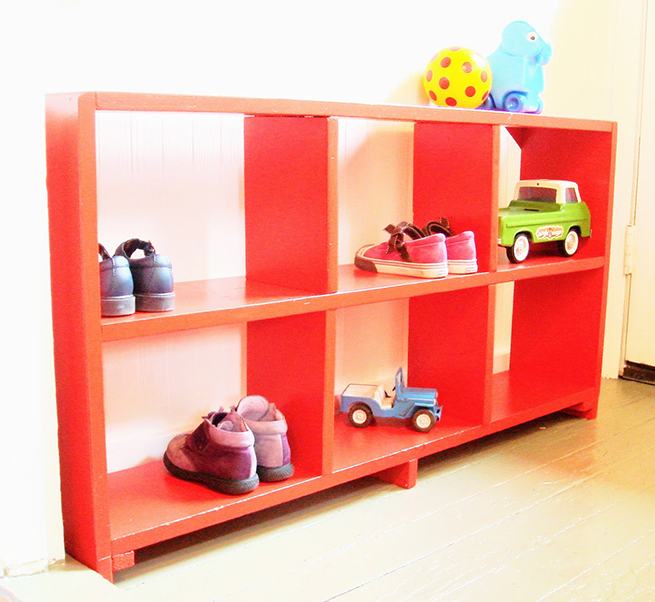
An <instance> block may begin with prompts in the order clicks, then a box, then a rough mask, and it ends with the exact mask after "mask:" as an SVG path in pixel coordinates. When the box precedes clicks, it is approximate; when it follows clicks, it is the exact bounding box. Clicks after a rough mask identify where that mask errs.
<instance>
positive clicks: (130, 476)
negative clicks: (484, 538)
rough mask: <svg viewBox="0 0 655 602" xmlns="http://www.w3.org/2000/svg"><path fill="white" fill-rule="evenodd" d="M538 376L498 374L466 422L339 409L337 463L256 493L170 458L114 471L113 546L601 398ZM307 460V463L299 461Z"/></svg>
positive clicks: (212, 521) (165, 535) (121, 549)
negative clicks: (230, 487) (176, 473)
mask: <svg viewBox="0 0 655 602" xmlns="http://www.w3.org/2000/svg"><path fill="white" fill-rule="evenodd" d="M534 385H537V388H538V382H535V381H534V379H533V380H529V381H526V379H522V378H518V377H517V376H516V375H513V374H511V373H501V374H500V375H496V376H495V377H494V381H493V387H492V390H493V398H494V402H495V403H494V404H493V411H492V419H491V421H490V422H488V423H487V424H477V425H476V424H466V423H465V422H464V421H462V420H459V419H458V418H457V417H455V416H448V415H447V411H446V408H444V418H443V419H442V421H441V422H439V423H437V425H436V426H435V427H434V428H433V429H432V431H430V432H429V433H419V432H417V431H414V430H413V429H412V428H411V427H410V426H408V424H407V423H406V422H403V421H400V420H393V419H390V420H386V421H383V420H382V421H378V423H376V424H374V425H372V426H369V427H368V428H365V429H358V428H354V427H352V426H350V425H349V424H348V423H347V419H346V416H345V414H337V416H336V417H335V425H334V426H335V428H334V445H333V448H334V449H333V468H332V472H331V473H329V474H326V475H323V476H319V475H317V474H307V473H303V471H302V465H301V464H300V463H297V466H296V474H295V475H294V476H293V477H292V478H291V479H288V480H286V481H282V482H280V483H260V485H259V486H258V487H257V488H256V489H255V490H254V491H253V492H251V493H249V494H246V495H241V496H230V495H223V494H220V493H216V492H214V491H211V490H209V489H207V488H206V487H204V486H202V485H200V484H197V483H191V482H187V481H182V480H180V479H177V478H175V477H173V476H172V475H170V474H169V473H168V472H167V470H166V469H165V467H164V465H163V462H161V461H155V462H149V463H146V464H143V465H140V466H137V467H134V468H130V469H127V470H122V471H119V472H115V473H111V474H110V475H109V476H108V488H109V500H110V502H109V514H110V525H111V540H112V554H113V555H118V554H123V553H126V552H131V551H134V550H137V549H140V548H143V547H146V546H149V545H152V544H154V543H158V542H160V541H164V540H166V539H171V538H173V537H177V536H180V535H184V534H187V533H190V532H193V531H197V530H199V529H203V528H205V527H209V526H212V525H216V524H219V523H222V522H225V521H228V520H231V519H233V518H237V517H239V516H244V515H247V514H252V513H254V512H257V511H259V510H263V509H266V508H269V507H271V506H275V505H278V504H282V503H284V502H288V501H291V500H294V499H298V498H301V497H304V496H306V495H310V494H312V493H317V492H319V491H322V490H324V489H328V488H331V487H334V486H336V485H340V484H342V483H345V482H348V481H352V480H355V479H358V478H361V477H365V476H368V475H373V474H376V473H378V472H381V471H384V470H386V469H389V468H393V467H396V466H402V465H403V464H406V463H408V462H410V461H411V460H414V459H417V458H422V457H425V456H428V455H431V454H434V453H437V452H440V451H443V450H446V449H450V448H453V447H457V446H458V445H462V444H464V443H467V442H469V441H473V440H475V439H479V438H481V437H484V436H486V435H490V434H492V433H495V432H498V431H501V430H504V429H507V428H510V427H512V426H517V425H519V424H522V423H525V422H528V421H530V420H534V419H536V418H539V417H541V416H545V415H547V414H551V413H553V412H557V411H560V410H565V409H568V408H570V407H572V406H574V405H577V404H580V403H586V404H592V405H593V404H594V403H595V402H596V401H597V399H598V389H597V388H596V387H581V386H580V384H578V385H577V387H576V386H575V385H574V384H571V383H569V384H568V385H566V383H565V382H560V383H558V385H557V387H558V388H557V390H556V391H553V386H552V382H551V388H550V391H549V393H550V395H549V396H548V398H546V395H545V393H544V394H542V395H541V396H540V397H539V396H535V394H534V393H533V391H534ZM299 467H300V469H298V468H299Z"/></svg>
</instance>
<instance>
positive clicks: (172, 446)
mask: <svg viewBox="0 0 655 602" xmlns="http://www.w3.org/2000/svg"><path fill="white" fill-rule="evenodd" d="M164 465H165V466H166V468H167V469H168V471H169V472H170V473H171V474H172V475H173V476H176V477H178V478H180V479H185V480H187V481H196V482H198V483H202V484H203V485H206V486H207V487H209V488H210V489H213V490H215V491H219V492H220V493H227V494H230V495H239V494H243V493H248V492H250V491H252V490H253V489H255V487H257V485H258V484H259V482H260V481H262V482H267V483H270V482H275V481H282V480H284V479H288V478H289V477H290V476H291V475H293V464H292V463H291V451H290V449H289V442H288V440H287V421H286V419H285V418H284V415H283V414H282V412H280V410H278V409H277V408H276V407H275V404H272V403H269V402H268V401H267V400H266V398H264V397H262V396H261V395H248V396H246V397H244V398H243V399H242V400H241V401H240V402H239V403H238V404H237V406H236V407H234V408H232V409H231V410H230V411H229V412H227V411H225V410H223V408H220V409H219V410H218V412H211V413H210V414H209V415H207V416H204V417H203V421H202V423H201V424H200V425H199V426H198V427H197V428H196V429H195V430H194V431H193V432H191V433H187V434H184V435H177V436H176V437H174V438H173V439H172V440H171V441H170V443H169V444H168V448H167V449H166V453H165V454H164Z"/></svg>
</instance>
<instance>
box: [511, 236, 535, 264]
mask: <svg viewBox="0 0 655 602" xmlns="http://www.w3.org/2000/svg"><path fill="white" fill-rule="evenodd" d="M529 252H530V239H529V238H528V235H527V234H517V235H516V238H515V239H514V244H513V245H512V246H511V247H507V259H509V260H510V261H511V262H512V263H521V262H522V261H524V260H525V258H526V257H527V256H528V253H529Z"/></svg>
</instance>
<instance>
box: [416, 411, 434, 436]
mask: <svg viewBox="0 0 655 602" xmlns="http://www.w3.org/2000/svg"><path fill="white" fill-rule="evenodd" d="M436 422H437V419H436V417H435V415H434V414H433V413H432V412H430V410H416V412H414V415H413V416H412V426H413V427H414V428H415V429H416V430H417V431H419V432H420V433H427V432H428V431H431V430H432V427H433V426H434V425H435V423H436Z"/></svg>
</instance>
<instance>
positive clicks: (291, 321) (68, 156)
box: [46, 92, 616, 579]
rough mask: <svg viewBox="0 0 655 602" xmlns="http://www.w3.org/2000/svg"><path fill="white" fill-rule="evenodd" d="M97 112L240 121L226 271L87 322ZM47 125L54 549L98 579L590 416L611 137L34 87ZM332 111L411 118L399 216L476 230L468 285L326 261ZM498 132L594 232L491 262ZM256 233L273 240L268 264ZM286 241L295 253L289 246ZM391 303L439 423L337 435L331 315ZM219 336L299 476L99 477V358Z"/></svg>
mask: <svg viewBox="0 0 655 602" xmlns="http://www.w3.org/2000/svg"><path fill="white" fill-rule="evenodd" d="M98 111H137V112H138V111H146V112H151V113H156V112H178V113H180V112H182V113H183V112H203V113H208V112H209V113H211V112H213V113H231V114H239V115H245V116H246V117H245V118H244V132H243V136H244V138H243V139H244V165H243V167H244V194H245V265H246V270H245V272H246V273H245V276H244V277H236V278H224V279H217V280H207V281H196V282H181V283H179V284H178V285H177V286H176V293H177V302H176V308H175V310H174V311H172V312H169V313H166V314H161V315H156V314H139V313H137V314H135V315H132V316H127V317H124V318H113V319H101V318H100V293H99V279H98V256H97V250H98V211H97V181H96V161H97V152H98V151H97V144H96V113H97V112H98ZM46 113H47V115H46V117H47V162H48V197H49V212H50V245H51V249H52V261H51V270H52V299H53V312H54V313H53V315H54V337H55V361H56V378H57V404H58V418H59V430H60V456H61V480H62V496H63V511H64V523H65V540H66V547H67V550H68V552H69V553H70V554H71V555H72V556H74V557H75V558H77V559H78V560H80V561H81V562H83V563H84V564H86V565H88V566H89V567H91V568H93V569H94V570H96V571H98V572H99V573H101V574H102V575H104V576H105V577H106V578H107V579H111V578H112V575H113V573H114V572H115V571H117V570H119V569H122V568H126V567H129V566H131V565H132V564H133V563H134V561H135V551H136V550H139V549H141V548H144V547H146V546H149V545H152V544H154V543H157V542H160V541H163V540H165V539H168V538H173V537H176V536H179V535H183V534H186V533H190V532H192V531H195V530H198V529H201V528H203V527H207V526H210V525H215V524H218V523H221V522H224V521H227V520H230V519H232V518H235V517H238V516H242V515H245V514H249V513H252V512H256V511H258V510H261V509H264V508H267V507H270V506H272V505H275V504H281V503H283V502H286V501H290V500H293V499H296V498H299V497H301V496H305V495H308V494H311V493H315V492H318V491H321V490H324V489H326V488H329V487H333V486H335V485H338V484H340V483H344V482H347V481H351V480H353V479H357V478H360V477H363V476H367V475H378V476H379V477H380V478H382V479H385V480H387V481H390V482H393V483H396V484H398V485H400V486H403V487H411V486H413V485H414V484H415V483H416V478H417V466H418V460H419V458H421V457H423V456H426V455H429V454H434V453H436V452H439V451H441V450H444V449H447V448H451V447H454V446H457V445H460V444H462V443H465V442H467V441H471V440H473V439H476V438H479V437H482V436H485V435H488V434H490V433H493V432H496V431H499V430H502V429H505V428H508V427H511V426H514V425H517V424H520V423H523V422H525V421H528V420H532V419H534V418H537V417H540V416H543V415H546V414H549V413H552V412H556V411H561V410H566V411H568V412H571V413H574V414H576V415H580V416H584V417H587V418H593V417H594V416H595V415H596V407H597V403H598V394H599V387H600V369H601V355H602V345H603V335H604V320H605V304H606V291H607V276H608V264H609V242H610V229H611V215H612V194H613V188H614V162H615V147H616V124H614V123H610V122H603V121H589V120H578V119H562V118H551V117H546V116H535V115H521V114H512V113H501V112H488V111H468V110H451V109H437V108H430V107H410V106H392V105H385V106H372V105H360V104H348V103H322V102H313V101H307V102H305V101H293V100H260V99H239V98H213V97H196V96H172V95H147V94H114V93H94V92H89V93H81V94H57V95H50V96H48V98H47V111H46ZM341 118H357V119H368V120H390V121H396V122H403V123H411V124H413V132H414V133H413V218H414V221H415V222H416V223H418V224H422V223H425V222H427V221H429V220H430V219H433V218H434V216H435V215H445V216H448V217H449V218H450V219H451V223H453V225H454V226H455V227H456V228H458V229H462V228H461V227H459V226H460V225H466V229H471V230H473V231H474V232H475V235H476V242H477V251H478V263H479V270H480V271H479V272H478V273H476V274H471V275H466V276H448V277H446V278H444V279H439V280H421V279H412V278H404V277H400V276H384V275H377V274H371V273H367V272H361V271H357V270H356V269H355V268H354V267H353V266H352V265H345V266H344V265H342V266H339V265H338V258H337V252H336V248H337V239H338V232H337V229H338V220H337V173H338V172H337V160H338V157H337V155H338V152H337V150H338V146H337V136H338V127H337V125H338V120H339V119H341ZM502 130H505V131H507V132H508V133H509V134H510V135H511V137H512V138H513V139H514V140H515V141H516V143H517V144H518V146H519V147H520V151H521V168H520V169H521V177H522V178H556V179H566V180H574V181H576V182H577V183H578V185H579V188H580V191H581V195H582V197H583V199H584V200H585V201H586V202H587V204H588V205H589V207H590V209H591V214H592V221H593V236H592V237H591V238H590V239H585V240H583V242H582V245H581V248H580V250H579V251H578V253H577V254H576V255H575V257H573V258H569V259H566V258H562V257H557V256H555V255H549V254H540V253H538V252H535V253H534V256H532V257H530V258H529V259H528V260H526V261H525V262H524V263H523V264H520V265H513V264H507V263H505V262H502V261H499V252H498V247H497V215H498V213H497V207H498V190H497V189H498V182H499V176H498V173H499V162H500V140H501V134H502ZM435 182H436V183H437V185H436V186H435ZM436 195H438V198H436ZM463 200H465V202H463ZM271 224H275V230H276V240H277V241H279V244H280V245H282V246H283V248H280V249H279V250H278V252H277V253H276V255H275V258H276V260H275V261H274V262H273V261H271V254H270V252H269V248H268V242H267V241H268V236H267V231H268V229H269V228H270V225H271ZM299 240H300V241H302V243H303V244H302V245H298V244H295V243H296V241H299ZM284 241H293V242H294V244H285V243H284ZM61 249H66V254H65V259H66V260H65V261H62V254H61V252H60V250H61ZM307 255H310V256H311V257H312V258H313V260H312V261H311V262H308V261H306V257H307ZM507 282H513V283H514V300H513V315H512V330H511V331H512V335H511V357H510V367H509V370H507V371H505V372H501V373H494V370H493V349H494V311H495V310H494V308H495V295H496V285H498V284H502V283H507ZM397 299H408V302H407V303H408V325H407V326H408V342H407V349H408V352H407V353H408V358H407V363H408V365H407V369H408V372H409V374H411V384H412V385H414V386H418V387H432V386H435V383H436V386H437V387H438V389H439V399H440V401H441V403H442V404H443V405H444V415H443V420H442V422H440V423H438V424H437V426H436V427H435V428H434V429H433V430H432V431H431V432H430V433H428V434H421V433H416V432H413V431H411V430H410V429H404V428H394V427H393V426H391V425H385V424H380V425H377V426H376V427H375V428H370V429H354V428H352V427H350V426H348V425H347V424H346V422H345V419H344V416H343V415H341V414H338V413H336V412H335V393H339V391H335V346H336V339H337V334H336V330H337V328H336V322H337V319H336V312H338V311H340V310H342V309H343V308H348V307H354V306H366V305H367V304H373V303H378V302H381V301H391V300H397ZM435 316H439V320H435ZM223 324H245V325H246V326H245V329H246V335H245V338H246V360H247V362H246V385H247V390H248V392H255V393H259V394H262V395H265V396H266V397H267V398H269V399H271V400H275V402H276V403H277V405H278V406H279V407H280V408H281V409H282V411H283V412H284V413H285V415H286V417H287V420H288V422H289V432H290V437H292V439H291V443H292V447H293V453H294V464H295V465H296V474H295V475H294V476H293V477H292V478H291V479H289V480H288V481H283V482H281V483H278V484H262V485H260V486H259V487H258V488H257V489H256V490H255V491H253V492H252V493H250V494H248V495H245V496H236V497H231V496H223V495H220V494H216V493H214V492H212V491H209V490H207V489H205V488H203V487H202V486H200V485H197V484H194V483H188V482H184V481H180V480H177V479H175V478H174V477H172V476H170V475H169V474H167V472H166V471H165V469H164V467H163V464H162V463H161V462H150V463H147V464H144V465H140V466H137V467H135V468H130V469H127V470H120V471H118V472H113V473H108V470H107V449H106V433H105V408H104V401H103V362H102V355H103V345H104V344H105V343H106V342H108V341H116V340H124V339H134V338H139V337H146V336H151V335H159V334H162V333H173V332H177V331H181V330H190V329H201V328H208V327H212V326H217V325H223ZM439 324H447V325H448V329H447V338H448V345H439V344H435V341H439V340H440V339H441V338H442V337H443V330H442V328H440V326H439ZM298 337H301V339H302V350H301V352H299V350H298V344H297V340H298ZM544 358H546V361H544ZM295 375H302V379H299V378H296V377H295ZM294 425H302V428H294Z"/></svg>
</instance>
